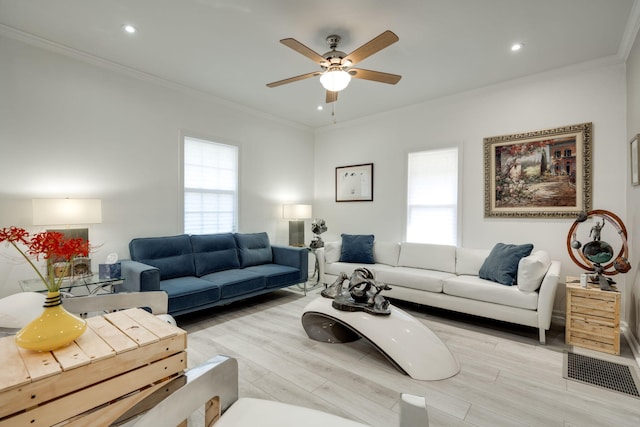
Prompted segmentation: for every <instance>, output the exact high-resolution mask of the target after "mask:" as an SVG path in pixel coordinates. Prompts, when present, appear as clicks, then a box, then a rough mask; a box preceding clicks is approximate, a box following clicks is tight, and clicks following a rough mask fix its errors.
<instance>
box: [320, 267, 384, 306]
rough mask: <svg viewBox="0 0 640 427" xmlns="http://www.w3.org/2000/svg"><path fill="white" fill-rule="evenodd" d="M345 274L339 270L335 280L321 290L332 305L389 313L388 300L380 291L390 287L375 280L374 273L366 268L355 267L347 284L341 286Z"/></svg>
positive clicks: (345, 276) (345, 278) (345, 277)
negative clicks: (345, 286) (330, 299)
mask: <svg viewBox="0 0 640 427" xmlns="http://www.w3.org/2000/svg"><path fill="white" fill-rule="evenodd" d="M345 280H347V275H346V274H345V273H344V272H341V273H340V275H339V276H338V278H337V279H336V281H335V282H333V283H332V284H331V285H330V286H329V287H327V289H325V290H323V291H322V292H321V295H322V296H323V297H325V298H332V299H333V303H332V306H333V308H335V309H338V310H342V311H365V312H367V313H370V314H381V315H389V314H391V308H390V307H389V301H388V300H387V299H386V298H384V297H383V296H382V295H380V293H381V292H382V291H384V290H389V289H391V287H390V286H389V285H387V284H385V283H382V282H377V281H376V280H375V276H374V274H373V273H372V272H371V271H370V270H369V269H367V268H364V267H360V268H356V269H355V270H354V271H353V274H351V278H349V286H348V287H347V289H346V290H345V289H344V287H343V283H344V281H345Z"/></svg>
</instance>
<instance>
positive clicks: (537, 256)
mask: <svg viewBox="0 0 640 427" xmlns="http://www.w3.org/2000/svg"><path fill="white" fill-rule="evenodd" d="M550 265H551V258H550V257H549V254H548V253H546V252H545V251H535V252H534V253H532V254H531V255H529V256H526V257H524V258H522V259H521V260H520V262H519V263H518V279H517V284H518V289H520V290H521V291H524V292H535V291H537V290H538V288H539V287H540V285H541V284H542V279H544V275H545V274H547V270H548V269H549V266H550Z"/></svg>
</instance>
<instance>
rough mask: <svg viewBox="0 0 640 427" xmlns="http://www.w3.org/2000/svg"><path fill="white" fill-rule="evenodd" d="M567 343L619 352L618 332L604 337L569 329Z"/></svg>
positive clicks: (608, 351) (614, 352) (607, 351)
mask: <svg viewBox="0 0 640 427" xmlns="http://www.w3.org/2000/svg"><path fill="white" fill-rule="evenodd" d="M567 344H572V345H577V346H579V347H584V348H590V349H592V350H598V351H603V352H606V353H611V354H619V353H620V336H619V334H618V332H614V334H613V335H611V336H609V337H606V336H600V335H594V334H590V333H585V332H582V331H577V330H575V331H574V330H571V331H569V332H568V335H567Z"/></svg>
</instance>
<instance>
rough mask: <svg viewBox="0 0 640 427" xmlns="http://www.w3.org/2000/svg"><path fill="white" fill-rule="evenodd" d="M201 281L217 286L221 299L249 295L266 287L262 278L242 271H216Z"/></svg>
mask: <svg viewBox="0 0 640 427" xmlns="http://www.w3.org/2000/svg"><path fill="white" fill-rule="evenodd" d="M201 279H203V280H206V281H208V282H211V283H213V284H215V285H216V286H219V287H220V289H221V296H222V298H223V299H224V298H233V297H237V296H239V295H245V294H250V293H252V292H255V291H260V290H263V289H264V288H265V287H266V281H265V278H264V277H263V276H260V275H259V274H257V273H255V272H253V271H248V270H243V269H234V270H224V271H218V272H215V273H211V274H207V275H206V276H202V277H201Z"/></svg>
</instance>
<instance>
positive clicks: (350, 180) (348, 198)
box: [336, 163, 373, 202]
mask: <svg viewBox="0 0 640 427" xmlns="http://www.w3.org/2000/svg"><path fill="white" fill-rule="evenodd" d="M371 201H373V163H365V164H362V165H351V166H338V167H336V202H371Z"/></svg>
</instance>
